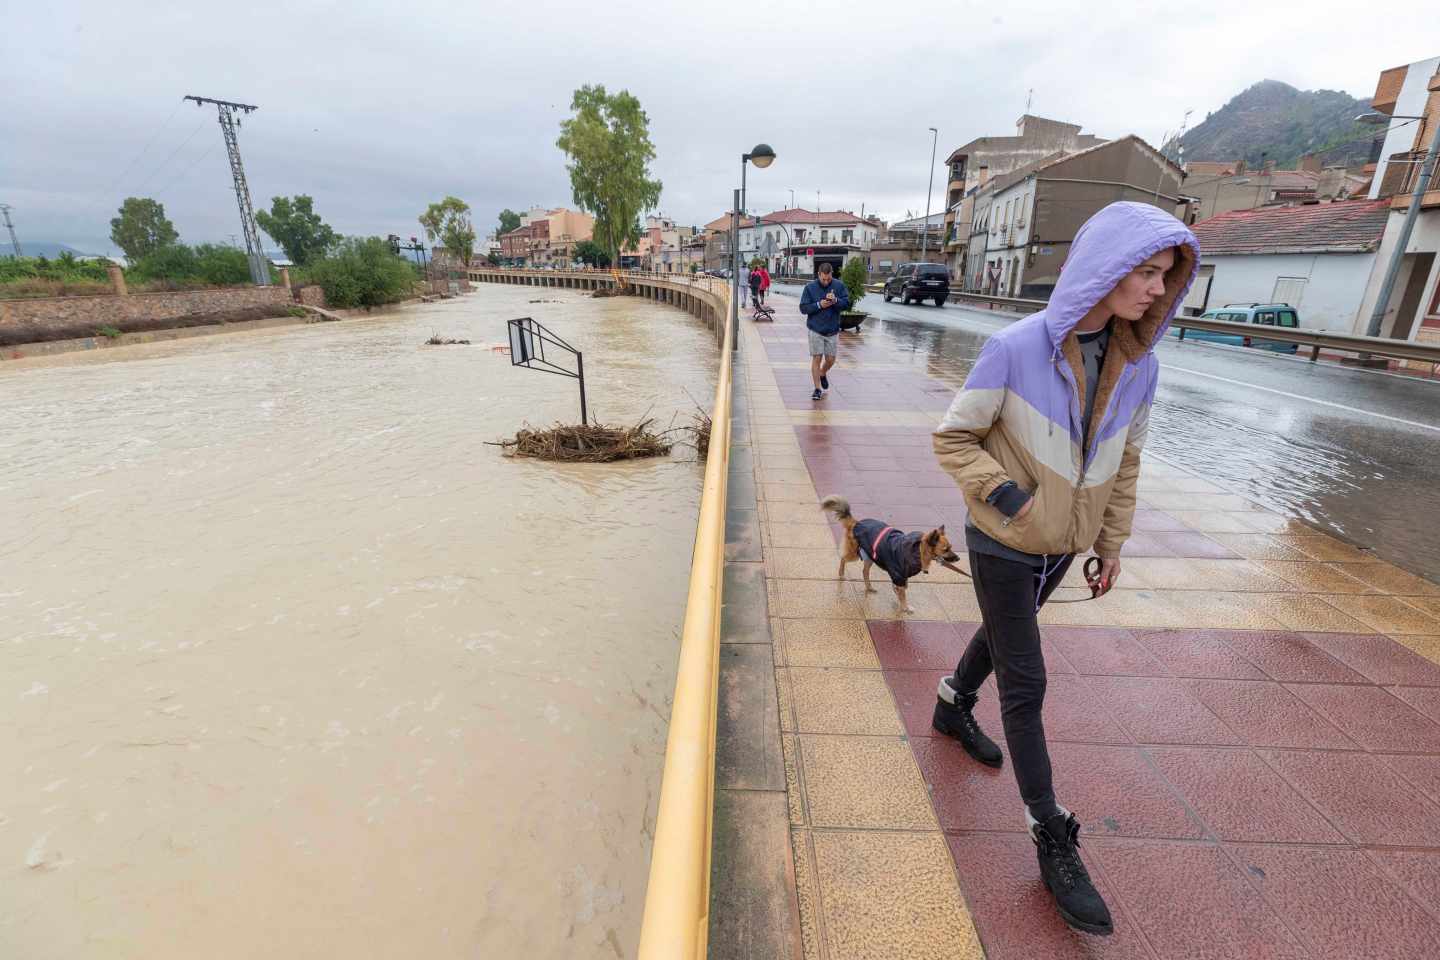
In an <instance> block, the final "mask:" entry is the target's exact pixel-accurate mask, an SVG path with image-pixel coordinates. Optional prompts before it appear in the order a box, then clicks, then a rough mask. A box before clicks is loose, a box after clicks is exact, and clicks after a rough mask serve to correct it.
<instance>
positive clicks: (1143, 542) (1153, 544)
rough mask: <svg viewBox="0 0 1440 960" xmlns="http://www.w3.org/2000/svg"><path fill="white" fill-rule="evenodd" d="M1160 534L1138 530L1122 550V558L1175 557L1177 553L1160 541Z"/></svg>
mask: <svg viewBox="0 0 1440 960" xmlns="http://www.w3.org/2000/svg"><path fill="white" fill-rule="evenodd" d="M1159 537H1160V534H1158V533H1151V532H1148V531H1145V530H1136V531H1135V532H1134V533H1132V534H1131V535H1130V539H1129V540H1126V541H1125V545H1124V546H1123V547H1121V548H1120V555H1121V556H1122V557H1173V556H1175V551H1174V550H1172V549H1170V548H1169V547H1168V546H1166V545H1165V543H1164V541H1162V540H1160V539H1159Z"/></svg>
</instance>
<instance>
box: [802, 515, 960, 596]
mask: <svg viewBox="0 0 1440 960" xmlns="http://www.w3.org/2000/svg"><path fill="white" fill-rule="evenodd" d="M820 507H821V509H824V510H827V511H829V512H830V513H833V514H834V515H835V519H836V520H839V521H840V523H841V525H842V526H844V527H845V543H844V544H843V545H842V547H841V549H840V572H839V574H838V576H839V577H840V579H842V580H843V579H844V578H845V565H846V564H848V563H850V562H851V561H853V560H864V561H865V592H866V593H874V592H875V588H874V587H872V586H870V567H871V566H872V565H874V564H879V566H880V569H881V570H884V571H885V572H886V573H888V574H890V582H891V584H892V585H894V587H895V597H896V599H898V600H899V601H900V609H901V610H902V611H904V612H905V613H914V610H912V609H911V607H910V603H909V602H908V601H907V600H906V599H905V586H906V584H908V583H909V582H910V578H911V577H913V576H915V575H916V574H918V573H929V572H930V564H932V563H934V562H935V561H936V560H939V561H942V562H945V563H954V562H955V561H957V560H959V559H960V557H959V556H957V555H956V553H955V551H954V549H953V548H952V547H951V546H950V540H949V538H948V537H946V536H945V527H944V525H943V524H942V525H941V526H938V527H936V528H935V529H933V530H930V531H929V532H927V533H905V532H903V531H900V530H896V529H895V528H894V527H891V526H889V525H888V524H886V523H885V522H884V521H883V520H856V519H855V516H854V514H852V513H851V512H850V502H849V501H848V500H846V499H845V498H844V497H837V496H833V495H832V496H829V497H826V498H825V499H824V500H822V501H820Z"/></svg>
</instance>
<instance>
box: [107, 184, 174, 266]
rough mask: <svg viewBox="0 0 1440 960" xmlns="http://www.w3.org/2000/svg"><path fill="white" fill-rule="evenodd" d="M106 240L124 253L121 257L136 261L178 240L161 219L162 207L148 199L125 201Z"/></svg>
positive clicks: (169, 223)
mask: <svg viewBox="0 0 1440 960" xmlns="http://www.w3.org/2000/svg"><path fill="white" fill-rule="evenodd" d="M110 239H111V240H112V241H113V242H114V244H115V246H117V247H119V248H120V249H121V250H124V251H125V256H127V257H129V258H130V259H131V260H138V259H139V258H141V257H143V256H145V254H147V253H151V252H153V251H155V250H158V249H160V248H161V247H163V246H165V245H166V244H170V243H174V242H175V241H176V240H178V239H180V234H178V233H176V232H175V225H174V224H173V223H171V222H170V221H169V220H167V219H165V205H164V204H161V203H157V202H155V201H154V200H151V199H150V198H149V197H126V198H125V202H124V203H122V204H121V205H120V216H118V217H115V218H113V219H112V220H111V221H110Z"/></svg>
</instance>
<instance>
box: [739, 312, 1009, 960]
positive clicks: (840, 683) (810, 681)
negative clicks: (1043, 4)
mask: <svg viewBox="0 0 1440 960" xmlns="http://www.w3.org/2000/svg"><path fill="white" fill-rule="evenodd" d="M742 331H743V336H744V340H743V346H742V350H741V357H742V358H743V362H744V363H746V364H748V367H749V377H748V381H749V384H750V395H749V398H748V401H749V409H750V419H751V422H750V429H751V439H752V441H753V447H752V449H753V450H754V454H755V463H756V481H757V483H756V489H757V491H758V497H759V511H760V523H761V543H762V546H763V550H764V555H765V571H766V575H767V577H768V578H769V582H768V584H767V586H768V588H769V595H770V616H771V629H772V633H773V636H774V638H775V657H776V670H775V674H776V689H777V692H778V695H779V698H780V718H781V719H780V726H781V729H782V731H783V734H784V736H783V744H784V752H785V775H786V780H787V782H788V786H789V806H790V822H791V841H792V845H793V855H794V859H795V879H796V884H797V887H798V894H799V897H798V900H799V904H800V926H801V935H802V939H803V943H804V948H805V956H806V958H807V960H822V958H823V960H842V958H861V957H865V958H876V960H883V958H895V960H902V958H903V960H915V958H920V957H941V956H943V957H947V958H954V960H965V958H972V957H981V956H983V953H982V952H981V950H980V941H979V938H978V937H977V936H976V935H975V929H974V926H973V924H972V923H971V922H970V915H969V912H968V910H967V909H966V907H965V901H964V899H963V898H962V897H961V895H960V887H959V884H958V883H957V881H956V878H955V868H954V864H953V861H952V860H951V857H950V851H949V849H948V848H947V846H946V844H945V839H944V836H943V835H942V834H941V832H940V826H939V823H938V822H937V821H936V820H935V814H934V812H933V811H932V809H931V805H930V797H929V794H928V792H927V791H926V788H925V782H924V780H923V779H922V778H921V776H920V769H919V767H918V766H917V765H916V763H915V759H914V756H913V754H912V753H911V751H910V747H909V745H908V744H907V742H906V741H905V739H904V730H903V728H902V726H901V724H900V719H899V714H898V713H897V711H896V709H895V703H894V700H893V698H892V697H891V695H890V692H889V690H888V689H887V687H886V685H885V679H884V677H883V676H882V674H881V673H880V664H879V661H878V660H877V659H876V657H875V648H874V645H873V644H872V643H871V641H870V635H869V632H868V631H867V629H866V627H865V620H866V618H867V617H870V618H879V617H888V616H892V615H893V607H894V603H893V602H886V603H882V602H879V601H877V600H876V599H875V596H878V595H872V596H867V595H866V594H864V593H863V591H862V590H861V589H860V588H859V587H858V585H857V583H855V582H851V581H848V580H847V581H846V582H843V583H838V582H836V580H835V578H834V577H835V571H836V554H835V545H834V538H833V537H832V536H831V534H830V529H829V527H828V526H827V525H826V523H825V520H824V517H823V516H822V514H821V513H820V511H819V509H818V504H817V498H816V494H815V488H814V485H813V484H812V483H811V481H810V474H809V471H808V470H807V469H806V466H805V461H804V458H803V457H802V456H801V454H800V446H799V444H798V442H797V441H796V438H795V431H794V424H795V423H797V422H801V423H815V424H825V423H833V424H835V425H843V426H884V425H889V424H895V425H897V426H898V425H916V423H917V421H916V418H915V417H914V415H913V414H903V413H902V414H890V413H880V414H873V413H862V412H852V413H848V414H847V413H832V414H828V415H827V414H819V413H817V414H806V415H803V419H802V418H797V417H795V416H792V414H791V413H790V412H789V411H787V410H786V408H785V404H784V402H783V401H782V399H781V397H780V391H779V389H778V387H776V385H775V378H774V375H773V373H772V368H771V366H770V364H769V362H768V361H767V360H766V357H765V350H764V347H763V345H762V344H761V343H760V341H759V338H758V336H756V334H755V332H754V329H753V328H751V327H749V326H744V327H742ZM851 572H852V573H853V574H854V575H855V576H857V577H858V575H859V573H858V565H855V567H852V571H851ZM948 576H949V577H951V578H952V579H953V580H954V582H953V583H950V584H948V586H949V587H951V588H952V589H955V588H958V587H959V578H957V577H954V575H953V574H951V575H948ZM923 586H925V587H931V588H936V589H933V590H914V589H912V590H911V598H912V603H913V604H914V606H915V607H916V610H917V611H918V612H917V616H928V617H930V618H932V619H933V618H936V617H943V616H947V615H949V614H951V613H952V610H951V609H950V608H949V607H946V606H945V599H946V598H945V597H943V596H942V594H941V593H940V589H943V587H945V586H947V584H943V583H942V584H924V585H923ZM887 599H888V598H887ZM953 612H954V613H956V614H959V613H961V612H962V609H961V608H960V607H959V606H957V607H956V608H955V610H954V611H953Z"/></svg>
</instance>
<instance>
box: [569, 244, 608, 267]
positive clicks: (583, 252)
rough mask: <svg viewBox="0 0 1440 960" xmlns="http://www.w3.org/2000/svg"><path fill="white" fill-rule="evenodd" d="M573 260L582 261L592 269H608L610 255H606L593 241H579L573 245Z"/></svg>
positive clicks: (602, 248) (603, 249)
mask: <svg viewBox="0 0 1440 960" xmlns="http://www.w3.org/2000/svg"><path fill="white" fill-rule="evenodd" d="M575 259H576V260H581V261H584V262H585V263H588V264H590V266H592V267H608V266H610V262H611V261H610V254H608V253H606V252H605V248H604V247H602V246H600V244H598V243H596V242H595V241H594V240H581V241H580V242H579V243H577V244H575Z"/></svg>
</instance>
